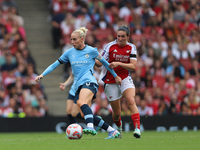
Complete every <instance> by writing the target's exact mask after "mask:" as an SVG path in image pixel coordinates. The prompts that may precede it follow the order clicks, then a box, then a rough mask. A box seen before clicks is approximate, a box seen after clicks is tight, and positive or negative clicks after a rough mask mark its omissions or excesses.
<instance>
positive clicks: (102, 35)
mask: <svg viewBox="0 0 200 150" xmlns="http://www.w3.org/2000/svg"><path fill="white" fill-rule="evenodd" d="M109 34H112V30H111V29H110V28H106V29H100V28H99V29H97V30H95V31H94V36H95V38H96V39H97V40H99V41H102V40H104V39H106V38H107V37H108V35H109Z"/></svg>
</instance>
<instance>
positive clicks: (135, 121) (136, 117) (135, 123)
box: [131, 113, 140, 129]
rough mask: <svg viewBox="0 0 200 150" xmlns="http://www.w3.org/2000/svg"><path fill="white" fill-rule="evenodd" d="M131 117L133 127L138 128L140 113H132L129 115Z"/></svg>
mask: <svg viewBox="0 0 200 150" xmlns="http://www.w3.org/2000/svg"><path fill="white" fill-rule="evenodd" d="M131 119H132V121H133V126H134V129H135V128H138V129H140V114H139V113H136V114H132V115H131Z"/></svg>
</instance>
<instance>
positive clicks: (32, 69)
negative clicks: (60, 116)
mask: <svg viewBox="0 0 200 150" xmlns="http://www.w3.org/2000/svg"><path fill="white" fill-rule="evenodd" d="M47 1H48V5H49V10H50V13H49V14H50V17H48V19H50V22H51V25H52V30H51V33H52V47H53V48H54V49H55V50H60V49H62V52H64V51H66V50H67V49H68V48H70V47H72V45H71V44H70V35H71V32H72V31H74V30H75V29H78V28H79V27H82V26H85V27H86V28H87V29H89V31H88V33H87V37H86V41H85V42H86V44H88V45H91V46H94V47H97V48H98V50H99V52H100V53H102V51H103V49H104V46H105V45H106V44H107V43H109V42H111V41H113V40H115V39H116V31H117V28H118V27H119V26H120V25H122V24H126V25H128V26H129V27H130V31H131V35H130V42H131V43H133V44H135V45H136V47H137V54H138V55H137V60H138V65H137V69H136V70H135V71H132V72H130V75H131V76H132V78H133V80H134V84H135V86H136V97H135V100H136V103H137V106H138V108H139V112H140V115H141V116H154V115H159V116H163V115H193V116H195V115H200V80H199V78H200V1H199V0H47ZM100 72H101V69H98V68H95V76H96V78H97V80H98V78H99V74H100ZM70 73H71V68H70V65H69V64H66V65H64V69H63V77H64V78H65V79H67V77H68V76H69V75H70ZM36 75H37V71H36V62H35V61H34V58H33V57H32V56H31V51H30V49H29V47H28V42H27V39H26V31H25V29H24V19H23V17H22V16H20V14H19V10H18V8H17V3H16V1H15V0H0V116H2V117H41V116H46V115H48V107H47V106H46V102H47V96H46V94H45V93H44V87H43V86H42V85H41V84H40V83H37V84H36V83H35V82H34V78H35V76H36ZM121 106H122V116H126V115H130V110H129V108H128V107H127V104H126V101H125V99H124V98H122V99H121ZM91 108H92V111H93V112H94V114H96V115H101V116H105V115H108V114H110V113H111V112H112V109H111V107H110V105H109V102H108V100H107V98H106V96H105V94H104V92H103V85H102V84H101V83H100V87H99V91H98V93H97V98H96V99H95V100H94V101H93V103H92V106H91Z"/></svg>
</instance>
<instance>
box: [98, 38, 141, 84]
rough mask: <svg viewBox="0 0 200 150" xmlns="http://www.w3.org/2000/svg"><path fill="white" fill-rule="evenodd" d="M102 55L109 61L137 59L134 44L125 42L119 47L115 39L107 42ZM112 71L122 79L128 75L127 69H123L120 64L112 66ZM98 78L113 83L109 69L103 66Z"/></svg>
mask: <svg viewBox="0 0 200 150" xmlns="http://www.w3.org/2000/svg"><path fill="white" fill-rule="evenodd" d="M102 56H103V58H104V59H105V60H107V61H108V62H109V63H111V62H122V63H129V62H130V59H135V60H137V50H136V46H135V45H134V44H131V43H128V42H127V44H126V45H125V46H124V47H121V46H119V45H118V44H117V40H115V41H113V42H110V43H108V44H107V45H106V46H105V48H104V52H103V54H102ZM114 71H115V72H116V74H117V75H118V76H119V77H121V79H122V80H123V79H124V78H126V77H128V76H129V70H127V69H124V68H122V67H120V66H118V67H116V68H114ZM100 79H101V80H103V81H104V82H105V83H108V84H109V83H115V78H114V77H113V75H112V74H111V73H110V72H109V71H107V69H106V68H105V67H103V70H102V72H101V76H100Z"/></svg>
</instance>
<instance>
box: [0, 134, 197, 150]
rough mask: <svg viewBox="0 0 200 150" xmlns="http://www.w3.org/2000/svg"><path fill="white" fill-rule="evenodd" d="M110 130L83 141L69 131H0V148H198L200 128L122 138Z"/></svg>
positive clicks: (195, 149) (28, 149) (21, 149)
mask: <svg viewBox="0 0 200 150" xmlns="http://www.w3.org/2000/svg"><path fill="white" fill-rule="evenodd" d="M105 137H107V133H101V132H100V133H98V134H97V135H96V136H91V135H83V137H82V138H81V139H80V140H69V139H68V138H66V137H65V133H63V134H58V133H55V132H45V133H44V132H42V133H0V150H189V149H191V150H197V149H200V131H196V132H194V131H187V132H183V131H176V132H155V131H145V132H143V133H142V137H141V138H140V139H136V138H134V137H133V135H132V132H129V133H125V132H124V133H123V138H122V139H114V140H105V139H104V138H105Z"/></svg>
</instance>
